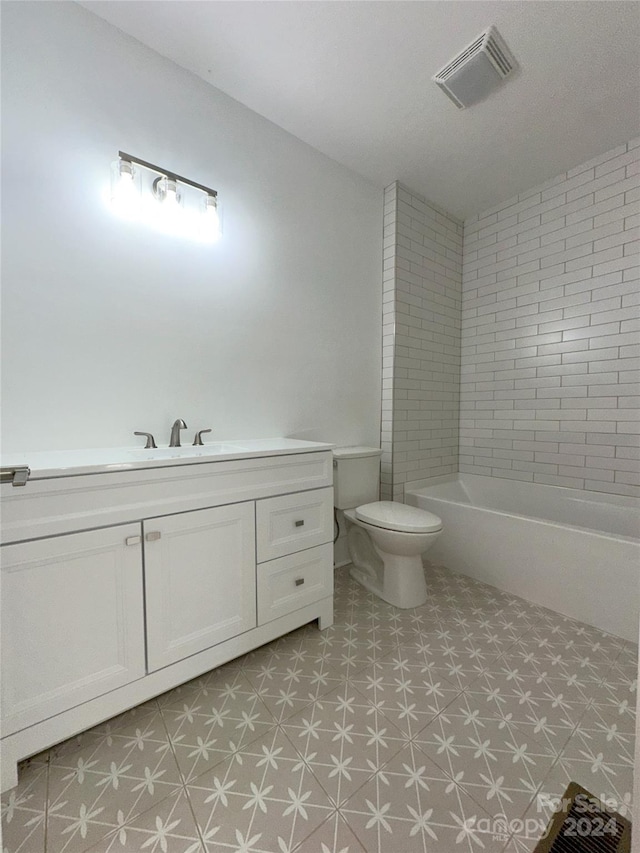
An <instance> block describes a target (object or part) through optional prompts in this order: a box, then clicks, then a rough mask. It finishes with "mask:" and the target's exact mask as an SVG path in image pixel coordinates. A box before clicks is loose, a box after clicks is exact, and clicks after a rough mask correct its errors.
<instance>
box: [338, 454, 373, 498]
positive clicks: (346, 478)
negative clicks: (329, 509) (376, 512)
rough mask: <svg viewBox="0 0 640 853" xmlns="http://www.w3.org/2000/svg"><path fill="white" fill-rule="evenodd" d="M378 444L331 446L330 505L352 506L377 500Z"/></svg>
mask: <svg viewBox="0 0 640 853" xmlns="http://www.w3.org/2000/svg"><path fill="white" fill-rule="evenodd" d="M381 454H382V451H381V450H380V448H379V447H334V448H333V504H334V506H335V507H336V508H337V509H354V508H355V507H357V506H360V505H361V504H366V503H372V502H373V501H377V500H378V492H379V488H380V456H381Z"/></svg>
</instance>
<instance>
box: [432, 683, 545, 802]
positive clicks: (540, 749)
mask: <svg viewBox="0 0 640 853" xmlns="http://www.w3.org/2000/svg"><path fill="white" fill-rule="evenodd" d="M416 743H417V744H418V745H419V746H420V747H421V748H422V749H423V750H424V751H425V752H426V753H427V755H428V756H429V757H430V758H431V759H432V760H433V761H434V762H436V763H437V764H438V765H439V766H440V767H442V768H443V770H445V771H446V772H447V773H448V774H449V775H450V776H451V777H452V778H454V779H455V780H456V781H457V782H458V783H459V784H460V785H461V787H463V788H464V790H465V791H466V792H467V793H468V794H470V796H472V797H473V798H474V799H475V801H476V802H477V803H479V804H480V805H481V806H482V807H483V808H484V809H486V810H487V811H489V812H490V813H491V814H492V815H496V814H499V813H502V814H512V815H513V816H514V817H519V816H521V815H522V814H523V813H524V811H525V809H526V808H527V806H528V805H529V803H530V801H531V799H532V797H533V796H534V794H535V793H536V791H537V789H538V788H539V786H540V785H541V784H542V782H543V780H544V778H545V776H546V775H547V773H548V772H549V770H550V769H551V766H552V764H553V762H554V760H555V758H556V756H555V754H554V753H553V751H552V750H551V749H549V747H547V746H546V745H545V744H543V743H541V742H540V741H537V740H535V739H534V738H532V737H531V736H530V735H529V734H528V733H524V732H520V731H519V730H517V729H516V728H515V727H514V728H512V729H508V728H506V727H505V726H504V725H503V724H502V722H501V721H500V720H498V719H496V717H495V715H494V714H493V713H491V712H490V711H487V710H484V709H483V708H482V706H480V705H478V704H477V702H476V701H475V699H474V697H473V696H469V695H467V694H465V693H463V694H461V696H459V697H458V698H457V699H456V700H454V701H453V702H452V703H451V704H450V705H449V706H448V707H447V708H446V709H445V710H444V711H443V712H442V713H441V714H440V716H438V717H436V719H435V720H434V721H433V722H432V723H430V724H429V725H428V726H427V727H426V728H425V729H424V730H423V731H422V732H421V733H420V734H419V735H418V736H417V738H416Z"/></svg>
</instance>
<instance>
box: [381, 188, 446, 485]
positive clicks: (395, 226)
mask: <svg viewBox="0 0 640 853" xmlns="http://www.w3.org/2000/svg"><path fill="white" fill-rule="evenodd" d="M384 200H385V205H384V237H383V239H384V244H383V245H384V249H383V251H384V264H383V266H384V272H383V294H384V295H383V327H382V329H383V339H382V340H383V349H382V373H383V378H382V451H383V452H382V474H381V497H382V498H383V499H384V500H391V499H393V500H400V501H401V500H403V496H404V484H405V483H407V482H414V484H415V485H418V483H419V482H420V481H422V480H426V479H428V478H429V477H437V476H440V475H442V474H452V473H456V472H457V470H458V419H459V413H460V404H459V396H460V310H461V300H462V294H461V288H462V223H461V222H459V221H458V220H457V219H455V218H454V217H452V216H449V215H448V214H445V213H443V212H442V211H440V210H438V209H436V208H434V207H433V205H431V204H430V203H429V202H428V201H427V199H425V198H424V197H423V196H421V195H419V194H418V193H415V192H412V191H410V190H409V189H407V188H406V187H404V186H402V184H398V183H397V182H396V183H394V184H392V185H391V186H389V187H387V189H386V190H385V199H384ZM415 481H417V482H415Z"/></svg>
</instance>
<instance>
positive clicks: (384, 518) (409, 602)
mask: <svg viewBox="0 0 640 853" xmlns="http://www.w3.org/2000/svg"><path fill="white" fill-rule="evenodd" d="M381 453H382V451H381V450H379V449H378V448H375V447H336V448H334V450H333V488H334V504H335V506H336V508H337V509H341V510H343V511H344V516H345V518H346V520H347V537H348V538H347V541H348V546H349V555H350V557H351V560H352V562H353V568H352V569H351V576H352V577H353V578H354V580H356V581H358V583H360V584H362V586H364V587H366V588H367V589H368V590H369V591H370V592H373V593H375V594H376V595H377V596H379V597H380V598H382V599H383V600H384V601H388V602H389V604H394V605H395V606H396V607H418V606H419V605H421V604H424V602H425V601H426V600H427V585H426V582H425V579H424V569H423V567H422V559H421V555H422V554H423V553H424V552H425V551H427V550H428V549H429V548H430V547H431V546H432V545H433V543H434V542H435V540H436V538H437V537H438V536H439V535H440V531H441V530H442V521H441V520H440V519H439V518H438V516H437V515H432V514H431V513H430V512H426V511H425V510H422V509H417V508H416V507H412V506H407V505H406V504H401V503H395V502H394V501H378V500H376V498H377V497H378V480H379V473H380V455H381Z"/></svg>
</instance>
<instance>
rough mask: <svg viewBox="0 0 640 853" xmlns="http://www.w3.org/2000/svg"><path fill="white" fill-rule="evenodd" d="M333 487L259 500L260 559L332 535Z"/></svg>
mask: <svg viewBox="0 0 640 853" xmlns="http://www.w3.org/2000/svg"><path fill="white" fill-rule="evenodd" d="M332 532H333V489H332V488H328V489H314V490H313V491H310V492H298V493H296V494H293V495H283V496H282V497H277V498H266V499H265V500H261V501H257V503H256V534H257V554H258V562H259V563H263V562H264V561H265V560H274V559H276V557H283V556H284V555H285V554H293V553H295V552H296V551H302V550H303V549H305V548H313V547H314V546H315V545H323V544H324V543H325V542H331V540H332V539H333V536H332Z"/></svg>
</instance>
